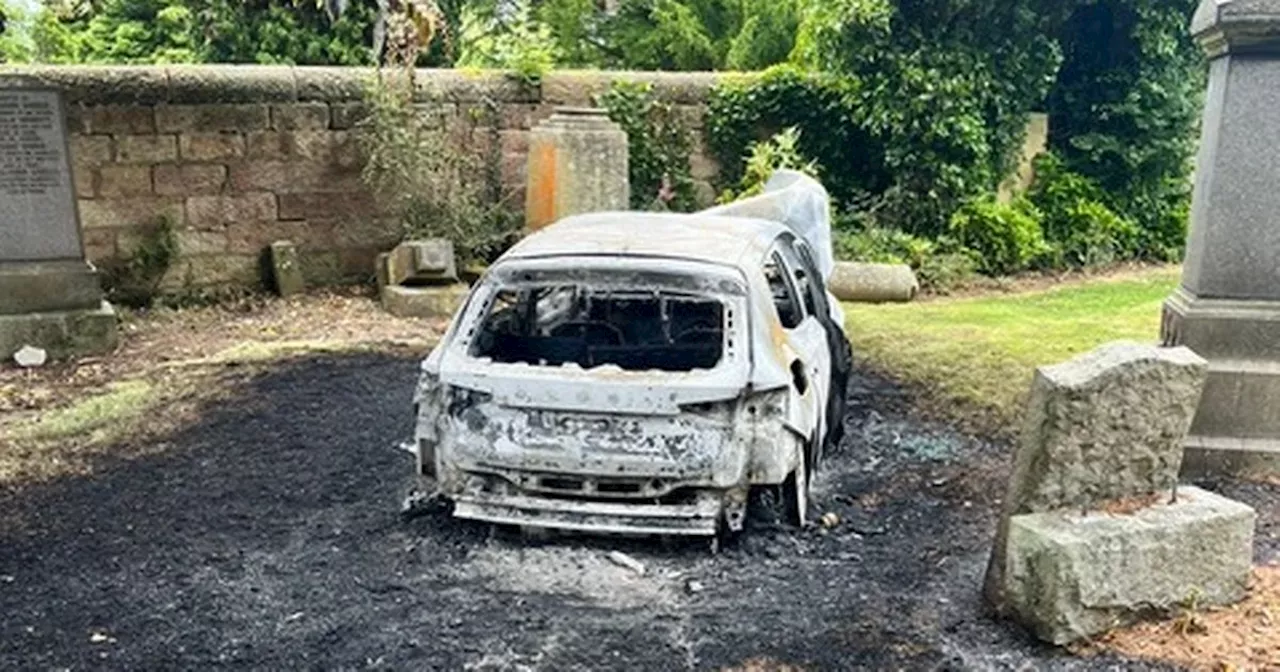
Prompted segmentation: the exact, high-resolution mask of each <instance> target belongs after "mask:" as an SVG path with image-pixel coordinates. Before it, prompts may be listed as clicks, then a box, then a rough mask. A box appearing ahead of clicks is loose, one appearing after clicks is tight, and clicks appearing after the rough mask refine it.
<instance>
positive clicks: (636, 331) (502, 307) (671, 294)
mask: <svg viewBox="0 0 1280 672" xmlns="http://www.w3.org/2000/svg"><path fill="white" fill-rule="evenodd" d="M724 331H725V308H724V304H723V303H722V302H721V301H719V300H718V299H715V298H711V297H706V296H699V295H696V294H690V293H684V292H677V291H669V290H656V289H655V290H632V289H609V288H595V287H589V286H584V285H555V286H541V287H526V288H519V289H506V290H501V291H500V292H499V293H498V295H497V296H496V297H495V299H494V301H493V305H492V308H491V309H490V311H489V314H488V315H487V316H485V319H484V321H483V323H482V324H481V327H480V329H479V330H478V332H477V335H476V338H475V341H474V343H473V345H472V351H471V355H472V356H473V357H483V358H489V359H492V360H493V361H494V362H498V363H524V364H531V365H539V366H561V365H564V364H577V365H578V366H581V367H583V368H593V367H597V366H601V365H606V364H612V365H616V366H618V367H619V368H621V369H623V370H629V371H647V370H658V371H690V370H693V369H711V368H714V367H715V366H716V365H717V364H718V363H719V362H720V358H721V356H722V355H723V350H724Z"/></svg>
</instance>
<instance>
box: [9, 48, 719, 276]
mask: <svg viewBox="0 0 1280 672" xmlns="http://www.w3.org/2000/svg"><path fill="white" fill-rule="evenodd" d="M3 74H6V75H12V74H16V75H23V76H28V77H31V78H34V79H37V80H40V81H42V82H43V83H45V84H48V85H50V86H54V87H57V88H59V89H61V90H62V91H63V92H64V96H65V98H66V101H67V106H68V125H69V132H70V137H69V142H70V146H71V158H72V163H73V172H74V178H75V183H76V192H77V196H78V199H79V212H80V222H81V227H82V230H83V234H84V244H85V249H86V253H87V255H88V257H89V259H90V260H91V261H95V262H100V263H101V262H105V261H109V260H112V259H118V258H123V257H127V256H129V255H130V254H131V253H132V251H133V250H135V249H136V248H137V245H138V241H139V236H140V233H139V232H140V231H141V227H143V226H145V225H147V224H148V223H149V222H153V221H155V220H156V218H158V217H162V216H163V217H167V218H168V219H169V220H170V221H171V222H173V224H174V226H175V229H176V232H177V238H178V243H179V246H180V249H181V254H180V258H179V261H178V263H176V264H175V265H174V267H173V268H172V269H171V271H170V273H169V276H168V277H167V278H166V284H167V285H168V286H170V287H171V288H173V289H177V288H180V287H184V286H194V287H202V286H209V285H235V286H256V285H258V284H260V283H261V281H262V271H261V269H262V258H263V254H264V252H265V251H266V250H267V248H268V247H269V246H270V244H271V242H272V241H275V240H278V239H282V238H287V239H290V240H292V241H293V242H294V243H296V245H297V247H298V250H299V253H300V259H301V262H302V266H303V270H304V274H305V275H306V277H307V279H308V281H310V282H312V283H320V284H323V283H334V282H341V281H344V280H352V279H361V278H365V277H368V276H371V275H372V273H373V261H374V257H375V255H376V254H377V253H378V252H382V251H386V250H387V249H390V248H391V247H392V246H394V245H395V243H397V242H398V240H399V230H398V228H397V225H396V223H395V222H394V221H391V220H389V219H388V218H386V217H383V216H381V215H380V214H379V213H378V211H377V208H376V207H375V205H376V204H375V202H374V199H373V197H372V195H371V194H370V193H369V192H368V190H367V189H366V188H365V187H364V185H363V183H362V182H361V179H360V173H361V169H362V158H361V152H360V149H359V146H358V142H357V139H356V133H357V132H358V130H357V129H356V124H357V123H358V121H359V119H360V118H361V114H362V110H363V104H362V102H361V100H362V96H363V92H364V88H365V86H366V83H367V82H368V81H369V79H370V78H371V77H373V75H374V73H373V71H372V70H367V69H359V68H326V67H288V66H171V67H161V66H137V67H31V68H6V69H5V71H4V73H3ZM619 79H625V80H632V81H636V80H640V81H647V82H651V83H652V84H653V85H654V87H655V91H656V93H657V95H658V96H659V97H660V98H661V99H664V100H667V101H669V102H672V103H673V104H676V105H677V106H678V107H679V109H680V111H681V113H682V114H684V115H685V116H686V118H687V119H689V121H690V126H691V128H692V130H693V131H694V134H695V140H696V143H695V144H696V146H697V148H698V149H697V152H696V153H695V156H694V157H692V167H693V169H694V177H695V178H696V179H697V180H699V181H700V183H701V184H700V185H699V190H700V192H701V193H703V194H708V195H709V194H713V193H714V191H713V190H712V189H711V183H712V182H713V181H714V179H715V177H716V175H717V173H718V171H719V167H718V165H716V162H715V161H714V159H712V158H711V157H710V156H709V155H708V154H707V153H706V151H705V150H704V149H703V147H704V143H703V142H702V127H703V124H702V121H703V117H704V116H705V109H706V108H705V103H706V98H707V93H708V92H709V91H710V89H711V88H712V87H713V86H714V84H715V83H716V81H717V75H714V74H706V73H693V74H684V73H618V72H611V73H593V72H557V73H553V74H551V75H548V76H547V77H546V78H545V80H544V81H543V83H542V85H541V86H540V87H538V88H530V87H526V86H523V85H521V84H519V83H517V82H515V81H514V80H511V79H509V78H507V77H505V76H503V75H502V74H500V73H469V72H462V71H453V70H422V71H419V72H418V74H417V94H416V95H417V97H418V98H419V99H420V100H421V101H422V102H423V103H424V106H425V105H429V109H432V110H435V111H437V113H440V114H441V115H442V117H443V118H442V120H441V123H444V124H457V125H463V124H471V125H472V127H473V128H474V127H475V125H476V120H477V119H485V120H492V121H491V122H482V123H484V124H487V125H486V126H484V128H483V131H484V132H481V133H478V134H477V133H473V134H472V136H471V140H468V141H467V142H470V143H472V144H471V145H470V146H469V148H470V149H472V150H473V151H483V152H498V153H499V156H498V157H496V158H497V159H498V165H499V166H500V167H501V179H502V182H503V186H504V189H506V190H509V191H510V192H512V193H514V199H513V200H514V202H513V206H514V207H516V208H517V209H520V210H522V206H523V188H524V183H525V163H526V155H527V152H528V145H529V130H530V129H531V128H532V127H533V126H534V125H536V124H537V123H538V122H539V121H541V120H542V119H544V118H546V117H548V116H550V114H551V111H552V109H553V108H554V107H555V106H557V105H590V104H592V100H593V97H594V96H595V95H597V94H599V93H602V92H604V91H606V90H607V89H608V87H609V85H610V83H611V82H612V81H614V80H619ZM460 141H461V140H460ZM495 145H496V146H495Z"/></svg>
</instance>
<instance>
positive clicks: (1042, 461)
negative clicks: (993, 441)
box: [984, 343, 1254, 644]
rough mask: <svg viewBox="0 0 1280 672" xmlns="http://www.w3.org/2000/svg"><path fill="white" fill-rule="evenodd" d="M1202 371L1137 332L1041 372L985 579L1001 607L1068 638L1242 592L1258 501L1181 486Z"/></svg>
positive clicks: (1058, 638) (1186, 354)
mask: <svg viewBox="0 0 1280 672" xmlns="http://www.w3.org/2000/svg"><path fill="white" fill-rule="evenodd" d="M1207 372H1208V367H1207V364H1206V362H1205V361H1204V360H1203V359H1201V358H1200V357H1199V356H1197V355H1196V354H1195V353H1193V352H1192V351H1191V350H1189V349H1187V348H1156V347H1152V346H1144V345H1138V344H1133V343H1113V344H1109V345H1106V346H1103V347H1101V348H1099V349H1097V350H1095V351H1093V352H1091V353H1088V354H1086V355H1083V356H1081V357H1078V358H1076V359H1073V360H1071V361H1068V362H1065V363H1063V364H1058V365H1055V366H1047V367H1042V368H1040V369H1039V370H1037V372H1036V376H1035V380H1034V382H1033V383H1032V388H1031V395H1030V398H1029V400H1028V404H1027V415H1026V419H1025V425H1024V427H1023V433H1022V437H1021V439H1020V441H1019V444H1018V448H1017V453H1016V455H1015V457H1014V467H1013V475H1012V477H1011V480H1010V484H1009V491H1008V494H1007V496H1006V497H1005V500H1004V511H1003V515H1002V516H1001V520H1000V527H999V529H998V531H997V533H996V541H995V545H994V548H993V549H992V555H991V563H990V565H989V566H988V569H987V577H986V585H985V587H984V593H985V595H986V597H987V600H988V602H989V603H990V604H991V605H992V606H993V607H994V608H995V610H996V611H997V612H998V613H1000V614H1002V615H1006V616H1012V617H1014V618H1016V619H1017V620H1019V621H1021V622H1023V623H1024V624H1026V625H1028V626H1029V627H1030V628H1031V629H1032V630H1034V631H1035V632H1036V634H1037V635H1038V636H1040V637H1041V638H1043V639H1046V640H1048V641H1052V642H1054V643H1058V644H1061V643H1065V642H1068V641H1072V640H1075V639H1078V638H1081V637H1087V636H1089V635H1093V634H1096V633H1099V632H1102V631H1104V630H1106V629H1108V628H1110V627H1113V626H1114V625H1116V624H1118V623H1123V622H1124V621H1126V620H1131V619H1134V618H1136V617H1137V616H1139V615H1140V614H1141V613H1142V612H1143V611H1144V610H1147V609H1160V608H1164V607H1172V606H1175V605H1177V604H1178V603H1179V602H1181V601H1183V600H1185V599H1187V598H1189V597H1193V596H1195V597H1198V599H1200V600H1201V601H1202V602H1203V603H1205V604H1217V603H1225V602H1231V601H1235V600H1238V599H1240V597H1242V596H1243V592H1244V589H1245V585H1246V582H1247V580H1248V576H1249V571H1250V569H1251V564H1250V563H1251V559H1252V555H1253V525H1254V513H1253V510H1252V509H1250V508H1249V507H1247V506H1245V505H1244V504H1240V503H1238V502H1233V501H1231V500H1228V499H1225V498H1223V497H1220V496H1218V495H1215V494H1212V493H1209V492H1206V491H1204V490H1200V489H1198V488H1193V487H1189V486H1181V487H1180V486H1178V471H1179V468H1180V466H1181V461H1182V442H1183V440H1184V437H1185V435H1186V431H1187V428H1188V427H1189V426H1190V423H1191V418H1192V416H1193V414H1194V412H1195V408H1196V404H1197V402H1198V401H1199V398H1200V392H1201V388H1202V387H1203V385H1204V380H1205V377H1206V375H1207Z"/></svg>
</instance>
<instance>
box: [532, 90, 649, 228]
mask: <svg viewBox="0 0 1280 672" xmlns="http://www.w3.org/2000/svg"><path fill="white" fill-rule="evenodd" d="M627 161H628V150H627V134H626V132H625V131H623V130H622V128H621V127H620V126H618V125H617V124H615V123H613V122H612V121H610V120H609V117H608V116H606V115H605V113H604V111H603V110H597V109H591V108H574V107H562V108H558V109H556V111H555V113H554V114H552V115H551V117H550V118H549V119H547V120H546V121H544V122H542V123H541V124H539V125H538V126H537V127H535V128H534V129H533V131H532V132H531V133H530V138H529V163H528V171H529V174H528V178H527V179H528V182H527V184H528V187H527V192H526V194H525V226H527V227H528V228H529V229H540V228H542V227H544V226H547V225H548V224H552V223H554V222H556V221H559V220H560V219H563V218H565V217H568V216H569V215H577V214H582V213H585V212H602V211H609V210H626V209H628V206H629V204H630V199H631V187H630V177H629V173H628V165H627Z"/></svg>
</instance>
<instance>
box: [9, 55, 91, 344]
mask: <svg viewBox="0 0 1280 672" xmlns="http://www.w3.org/2000/svg"><path fill="white" fill-rule="evenodd" d="M115 343H116V316H115V312H114V311H113V310H112V308H111V306H110V304H108V303H107V302H106V301H104V300H103V293H102V286H101V284H100V282H99V278H98V274H97V272H96V271H95V270H94V268H93V267H92V266H91V265H90V264H89V263H87V262H86V261H85V256H84V248H83V246H82V244H81V240H80V225H79V221H78V219H77V214H76V200H75V192H74V187H73V186H72V178H71V163H70V160H69V157H68V149H67V137H66V119H65V110H64V107H63V103H62V97H61V95H60V93H59V92H58V91H56V90H52V89H47V88H39V87H36V86H27V85H26V84H25V83H24V82H22V81H14V80H11V79H6V78H4V77H0V358H3V359H8V358H10V357H12V356H13V354H14V353H15V352H17V351H18V350H20V349H21V348H22V347H23V346H28V345H29V346H34V347H37V348H42V349H44V350H47V351H48V352H49V354H50V355H52V356H54V357H62V356H68V355H74V354H87V353H95V352H103V351H107V350H111V349H112V348H114V347H115Z"/></svg>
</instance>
